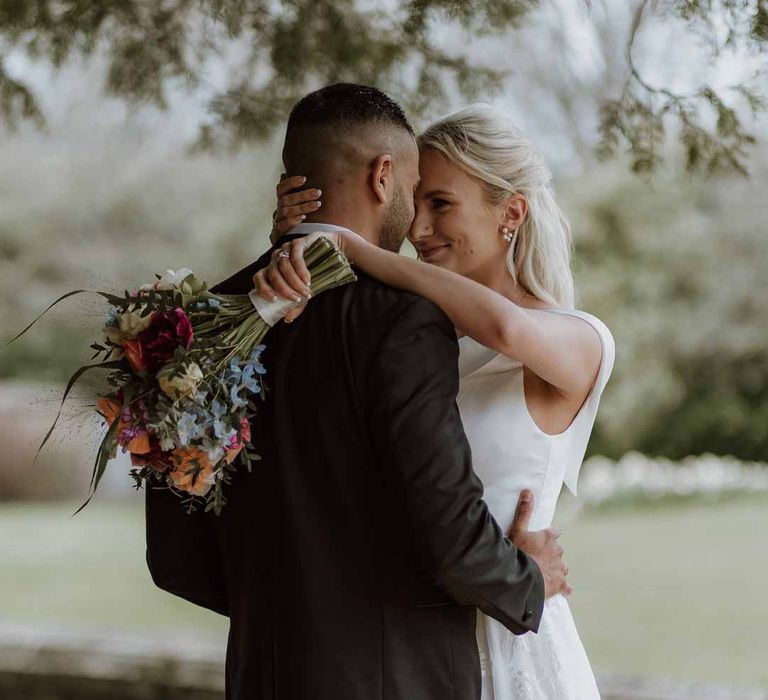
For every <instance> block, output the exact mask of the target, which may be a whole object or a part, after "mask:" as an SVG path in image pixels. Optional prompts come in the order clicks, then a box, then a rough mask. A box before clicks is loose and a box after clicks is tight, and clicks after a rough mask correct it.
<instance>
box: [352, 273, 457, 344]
mask: <svg viewBox="0 0 768 700" xmlns="http://www.w3.org/2000/svg"><path fill="white" fill-rule="evenodd" d="M355 275H356V276H357V282H355V283H354V284H352V285H350V287H351V289H350V291H351V298H352V306H353V307H354V315H355V316H363V317H365V318H367V319H368V322H369V323H370V324H371V325H376V326H378V327H379V328H380V329H382V330H383V329H385V328H388V327H389V326H390V325H391V322H392V321H394V320H395V319H396V318H398V317H401V316H408V317H412V318H418V319H420V320H422V321H424V322H433V323H435V324H437V325H438V326H444V327H445V328H450V329H451V331H452V330H453V324H452V323H451V320H450V318H449V317H448V315H447V314H446V313H445V312H444V311H443V310H442V309H441V308H440V307H439V306H438V305H437V304H435V303H434V302H433V301H431V300H430V299H427V298H426V297H423V296H420V295H419V294H414V293H413V292H408V291H406V290H403V289H399V288H397V287H392V286H391V285H388V284H384V283H383V282H381V281H380V280H378V279H376V278H375V277H372V276H371V275H369V274H367V273H365V272H363V271H361V270H358V269H355Z"/></svg>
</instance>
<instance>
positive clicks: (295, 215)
mask: <svg viewBox="0 0 768 700" xmlns="http://www.w3.org/2000/svg"><path fill="white" fill-rule="evenodd" d="M306 181H307V178H306V177H304V176H302V175H295V176H293V177H287V176H286V175H283V176H282V177H281V180H280V182H279V183H278V184H277V188H276V190H275V191H276V193H277V209H275V211H274V212H272V233H271V234H270V236H269V240H270V241H272V243H276V242H277V241H278V239H279V238H280V236H282V235H283V234H284V233H287V232H288V231H290V230H291V229H292V228H293V227H294V226H297V225H298V224H300V223H301V222H302V221H304V219H305V218H306V215H307V214H310V213H312V212H315V211H317V210H318V209H319V208H320V206H321V204H322V202H321V201H320V196H321V195H322V191H321V190H317V189H315V188H313V187H308V188H306V189H303V190H299V191H298V192H294V190H297V189H298V188H299V187H301V186H302V185H303V184H304V183H305V182H306Z"/></svg>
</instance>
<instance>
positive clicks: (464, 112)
mask: <svg viewBox="0 0 768 700" xmlns="http://www.w3.org/2000/svg"><path fill="white" fill-rule="evenodd" d="M419 145H420V146H421V147H424V148H432V149H434V150H436V151H439V152H440V153H442V154H443V155H445V156H446V157H447V158H448V159H449V160H450V161H451V162H452V163H454V164H455V165H457V166H458V167H460V168H461V169H462V170H464V171H465V172H466V173H468V174H469V175H471V176H473V177H475V178H477V179H478V180H480V182H481V183H482V185H483V188H484V189H485V192H486V194H487V199H488V202H489V204H491V205H492V206H500V205H502V204H504V203H505V202H506V201H507V200H508V199H509V197H510V196H511V195H513V194H517V193H520V194H522V195H523V196H524V197H525V199H526V200H527V202H528V213H527V215H526V217H525V219H524V220H523V223H522V224H521V226H520V228H519V229H518V231H517V234H516V235H515V238H514V241H513V243H512V244H511V245H510V246H509V253H508V254H507V269H508V270H509V273H510V274H511V275H512V278H513V279H514V280H515V281H516V282H517V283H518V284H520V285H521V286H522V287H523V288H524V289H525V290H526V291H527V292H529V293H530V294H533V295H534V296H536V297H537V298H538V299H540V300H542V301H545V302H548V303H550V304H555V305H556V306H558V307H561V308H571V309H572V308H574V305H575V302H576V299H575V297H576V290H575V285H574V281H573V273H572V272H571V254H572V248H573V238H572V236H571V227H570V224H569V223H568V220H567V219H566V218H565V215H564V214H563V212H562V211H561V210H560V207H559V206H558V204H557V202H556V201H555V196H554V192H553V191H552V188H551V186H550V182H551V180H552V173H551V172H550V170H549V168H547V166H546V165H545V164H544V161H543V160H542V159H541V157H540V156H539V155H538V153H536V152H535V151H534V149H533V147H532V145H531V143H530V142H529V141H528V139H527V138H526V137H525V134H523V132H522V131H521V130H520V129H519V128H518V127H517V126H515V125H514V124H513V123H512V122H511V121H510V120H509V119H508V118H507V117H506V116H505V115H504V114H503V113H502V112H500V111H499V110H498V109H495V108H494V107H491V106H490V105H487V104H473V105H470V106H469V107H464V108H463V109H460V110H458V111H456V112H453V113H452V114H449V115H448V116H446V117H443V118H442V119H439V120H438V121H436V122H435V123H434V124H432V125H431V126H429V127H428V128H427V130H426V131H425V132H424V133H423V134H422V135H421V136H420V137H419Z"/></svg>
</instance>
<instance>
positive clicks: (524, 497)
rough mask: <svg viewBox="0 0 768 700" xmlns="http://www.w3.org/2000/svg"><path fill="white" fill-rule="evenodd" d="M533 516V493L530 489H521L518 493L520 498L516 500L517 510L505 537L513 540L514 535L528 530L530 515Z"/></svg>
mask: <svg viewBox="0 0 768 700" xmlns="http://www.w3.org/2000/svg"><path fill="white" fill-rule="evenodd" d="M532 514H533V491H531V490H530V489H523V491H522V492H521V493H520V498H519V499H518V500H517V509H516V510H515V517H514V520H512V525H511V526H510V528H509V532H508V533H507V536H508V537H509V538H510V539H515V535H517V534H518V533H520V532H525V531H526V530H528V524H529V523H530V522H531V515H532Z"/></svg>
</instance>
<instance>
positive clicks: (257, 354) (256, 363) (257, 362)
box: [248, 345, 267, 374]
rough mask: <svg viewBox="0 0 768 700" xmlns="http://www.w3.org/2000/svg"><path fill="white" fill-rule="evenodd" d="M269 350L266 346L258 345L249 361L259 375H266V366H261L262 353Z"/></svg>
mask: <svg viewBox="0 0 768 700" xmlns="http://www.w3.org/2000/svg"><path fill="white" fill-rule="evenodd" d="M266 349H267V346H266V345H257V346H256V347H255V348H254V349H253V350H252V351H251V356H250V357H249V358H248V361H249V362H250V363H251V364H252V365H253V367H254V369H255V370H256V373H257V374H266V373H267V370H266V369H264V365H262V364H261V353H263V352H264V350H266Z"/></svg>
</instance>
